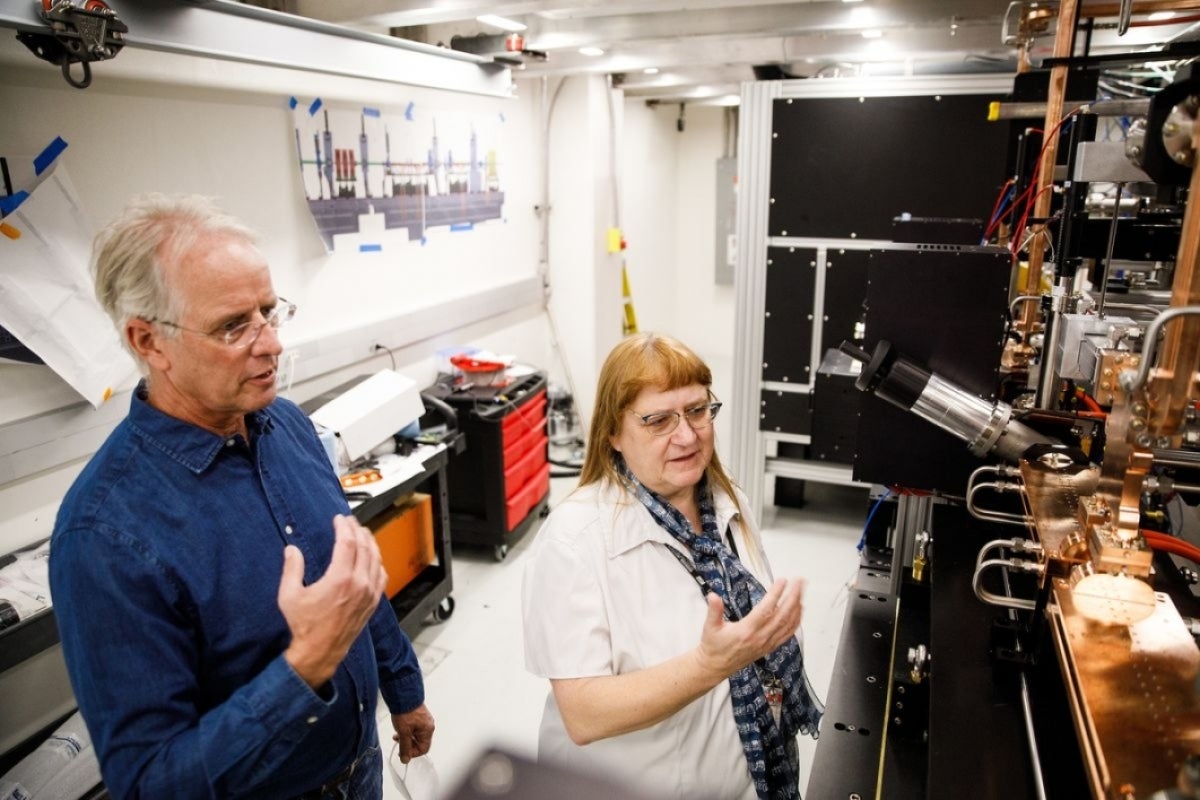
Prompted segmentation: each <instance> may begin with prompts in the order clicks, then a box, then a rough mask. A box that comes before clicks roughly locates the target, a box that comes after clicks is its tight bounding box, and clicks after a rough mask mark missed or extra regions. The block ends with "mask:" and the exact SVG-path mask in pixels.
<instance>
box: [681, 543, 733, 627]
mask: <svg viewBox="0 0 1200 800" xmlns="http://www.w3.org/2000/svg"><path fill="white" fill-rule="evenodd" d="M725 538H726V539H727V540H728V542H729V550H730V551H731V552H732V553H733V557H734V558H740V556H739V555H738V549H737V545H736V544H735V543H734V541H733V533H732V532H730V530H729V528H728V527H727V528H726V529H725ZM666 548H667V550H669V551H671V555H673V556H675V560H676V561H678V562H679V565H680V566H681V567H683V568H684V569H686V570H687V571H688V574H689V575H691V576H692V580H694V581H695V582H696V585H697V586H699V587H700V596H701V597H707V596H708V593H709V592H713V593H714V594H717V596H718V597H720V594H719V593H717V592H716V590H715V589H713V587H712V584H710V583H709V582H708V581H707V580H706V579H705V577H704V576H703V575H701V574H700V573H699V572H698V571H697V570H696V565H695V564H693V563H692V562H691V561H689V560H688V559H687V558H685V557H684V555H683V553H681V552H679V551H678V550H676V549H675V548H674V547H671V545H666ZM726 580H728V576H726ZM721 603H722V604H723V605H724V606H725V618H726V619H729V620H732V619H735V616H734V610H733V608H732V607H731V606H730V605H729V602H728V601H727V600H726V599H725V598H721ZM737 618H738V619H740V617H737Z"/></svg>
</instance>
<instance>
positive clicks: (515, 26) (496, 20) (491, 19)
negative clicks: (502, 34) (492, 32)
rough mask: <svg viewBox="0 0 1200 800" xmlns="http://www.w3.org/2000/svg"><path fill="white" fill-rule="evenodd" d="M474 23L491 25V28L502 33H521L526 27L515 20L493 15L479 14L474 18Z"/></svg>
mask: <svg viewBox="0 0 1200 800" xmlns="http://www.w3.org/2000/svg"><path fill="white" fill-rule="evenodd" d="M475 21H476V22H482V23H483V24H484V25H491V26H492V27H493V28H499V29H500V30H502V31H512V32H514V33H516V32H517V31H523V30H525V28H526V27H527V26H526V25H525V24H524V23H522V22H517V21H516V20H515V19H509V18H508V17H498V16H496V15H495V14H480V15H479V16H478V17H476V18H475Z"/></svg>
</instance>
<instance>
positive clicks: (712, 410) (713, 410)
mask: <svg viewBox="0 0 1200 800" xmlns="http://www.w3.org/2000/svg"><path fill="white" fill-rule="evenodd" d="M722 405H723V404H722V403H721V402H720V401H715V402H712V403H705V404H704V405H701V406H694V407H692V408H689V409H686V410H685V411H684V412H683V413H682V414H680V413H679V412H678V411H656V412H654V413H653V414H639V413H637V412H636V411H634V410H633V409H630V410H629V413H630V414H633V415H634V416H635V417H637V418H638V419H640V420H641V421H642V427H643V428H645V429H646V430H647V431H649V432H650V433H651V434H653V435H654V436H666V435H667V434H669V433H674V432H675V429H676V428H678V427H679V418H680V417H686V418H687V421H688V425H691V426H692V429H693V430H699V429H700V428H707V427H708V426H709V425H712V423H713V420H714V419H716V418H717V412H718V411H720V410H721V406H722Z"/></svg>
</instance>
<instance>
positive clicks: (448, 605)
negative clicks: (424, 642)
mask: <svg viewBox="0 0 1200 800" xmlns="http://www.w3.org/2000/svg"><path fill="white" fill-rule="evenodd" d="M453 613H454V598H453V597H451V596H450V595H446V599H444V600H442V602H440V603H438V604H437V605H436V606H435V607H434V609H433V618H434V619H436V620H437V621H438V622H445V621H446V620H448V619H450V615H451V614H453Z"/></svg>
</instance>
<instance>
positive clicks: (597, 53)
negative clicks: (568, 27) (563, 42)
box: [579, 44, 604, 56]
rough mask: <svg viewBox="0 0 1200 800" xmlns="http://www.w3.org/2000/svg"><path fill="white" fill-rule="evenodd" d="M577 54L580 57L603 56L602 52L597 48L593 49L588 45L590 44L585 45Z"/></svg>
mask: <svg viewBox="0 0 1200 800" xmlns="http://www.w3.org/2000/svg"><path fill="white" fill-rule="evenodd" d="M579 53H580V55H585V56H602V55H604V51H603V50H601V49H600V48H599V47H594V46H593V45H590V44H589V45H587V46H586V47H581V48H579Z"/></svg>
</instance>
